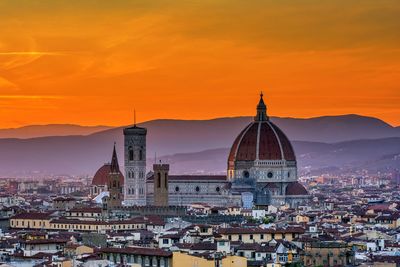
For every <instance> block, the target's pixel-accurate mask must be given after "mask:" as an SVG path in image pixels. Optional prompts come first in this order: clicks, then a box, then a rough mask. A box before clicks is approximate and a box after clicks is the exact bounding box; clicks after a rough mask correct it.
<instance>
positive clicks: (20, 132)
mask: <svg viewBox="0 0 400 267" xmlns="http://www.w3.org/2000/svg"><path fill="white" fill-rule="evenodd" d="M110 128H112V127H109V126H101V125H100V126H80V125H75V124H48V125H29V126H23V127H20V128H9V129H0V138H21V139H26V138H35V137H44V136H68V135H88V134H92V133H96V132H99V131H104V130H107V129H110Z"/></svg>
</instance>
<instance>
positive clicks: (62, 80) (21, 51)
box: [0, 0, 400, 128]
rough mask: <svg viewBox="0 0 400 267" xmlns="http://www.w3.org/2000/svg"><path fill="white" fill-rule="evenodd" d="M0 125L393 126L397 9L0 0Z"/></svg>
mask: <svg viewBox="0 0 400 267" xmlns="http://www.w3.org/2000/svg"><path fill="white" fill-rule="evenodd" d="M0 17H1V20H0V122H1V123H0V128H7V127H18V126H21V125H27V124H47V123H76V124H83V125H98V124H104V125H126V124H129V123H131V122H132V120H133V114H132V113H133V109H134V108H136V110H137V116H138V120H140V121H144V120H150V119H155V118H181V119H203V118H214V117H221V116H238V115H254V112H255V105H256V104H257V101H258V93H259V91H260V90H263V91H264V93H265V100H266V103H267V104H268V106H269V113H270V115H273V116H290V117H313V116H321V115H336V114H347V113H357V114H361V115H368V116H375V117H378V118H381V119H383V120H385V121H386V122H388V123H390V124H392V125H395V126H397V125H400V34H399V29H400V19H399V18H400V1H397V0H393V1H386V0H382V1H376V0H363V1H352V0H346V1H344V0H343V1H342V0H332V1H321V0H309V1H300V0H299V1H289V0H280V1H276V0H269V1H266V0H263V1H261V0H260V1H236V0H218V1H216V0H202V1H166V0H165V1H147V0H146V1H145V0H143V1H94V0H92V1H70V0H68V1H52V0H41V1H30V0H29V1H28V0H27V1H23V0H19V1H14V0H10V1H7V0H3V1H0Z"/></svg>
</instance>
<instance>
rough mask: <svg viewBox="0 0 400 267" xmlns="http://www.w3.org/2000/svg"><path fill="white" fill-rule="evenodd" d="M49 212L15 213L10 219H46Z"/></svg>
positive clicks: (48, 217)
mask: <svg viewBox="0 0 400 267" xmlns="http://www.w3.org/2000/svg"><path fill="white" fill-rule="evenodd" d="M50 214H51V212H26V213H20V214H16V215H14V216H12V217H11V219H30V220H48V219H50Z"/></svg>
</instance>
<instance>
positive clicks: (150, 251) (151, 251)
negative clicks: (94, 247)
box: [99, 247, 172, 257]
mask: <svg viewBox="0 0 400 267" xmlns="http://www.w3.org/2000/svg"><path fill="white" fill-rule="evenodd" d="M99 252H102V253H121V254H134V255H146V256H160V257H172V252H170V251H165V250H162V249H158V248H145V247H127V248H101V249H99Z"/></svg>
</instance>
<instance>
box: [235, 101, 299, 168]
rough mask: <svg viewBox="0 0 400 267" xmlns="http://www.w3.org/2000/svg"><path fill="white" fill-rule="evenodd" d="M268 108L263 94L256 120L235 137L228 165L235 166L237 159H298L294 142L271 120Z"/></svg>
mask: <svg viewBox="0 0 400 267" xmlns="http://www.w3.org/2000/svg"><path fill="white" fill-rule="evenodd" d="M266 110H267V107H266V105H265V103H264V100H263V95H262V94H261V95H260V101H259V104H258V105H257V115H256V116H255V117H254V122H252V123H250V124H249V125H248V126H247V127H246V128H245V129H244V130H243V131H242V132H241V133H240V134H239V135H238V136H237V138H236V139H235V141H234V143H233V145H232V148H231V151H230V153H229V156H228V166H230V167H233V165H234V162H235V161H255V160H286V161H296V156H295V153H294V150H293V147H292V144H291V143H290V141H289V139H288V138H287V137H286V135H285V134H284V133H283V132H282V130H281V129H279V128H278V127H277V126H276V125H275V124H273V123H272V122H271V121H270V120H269V117H268V116H267V113H266Z"/></svg>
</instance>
